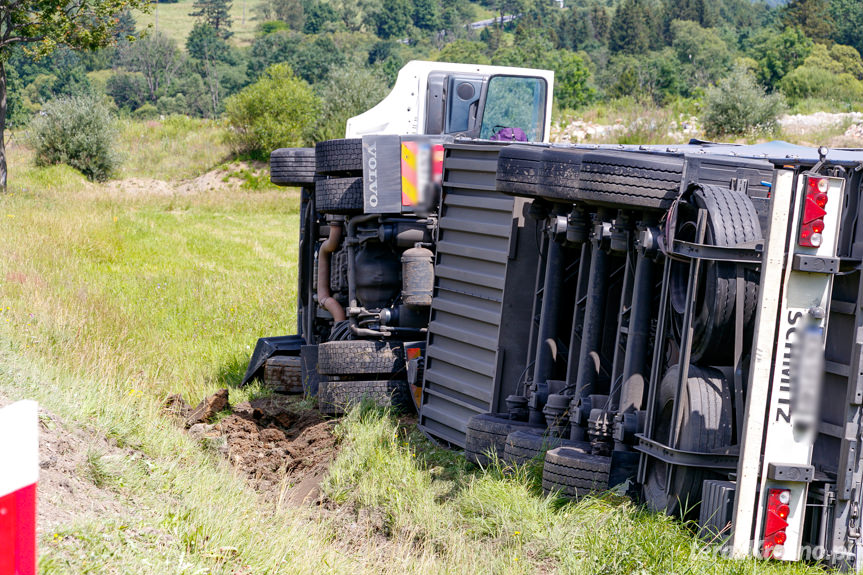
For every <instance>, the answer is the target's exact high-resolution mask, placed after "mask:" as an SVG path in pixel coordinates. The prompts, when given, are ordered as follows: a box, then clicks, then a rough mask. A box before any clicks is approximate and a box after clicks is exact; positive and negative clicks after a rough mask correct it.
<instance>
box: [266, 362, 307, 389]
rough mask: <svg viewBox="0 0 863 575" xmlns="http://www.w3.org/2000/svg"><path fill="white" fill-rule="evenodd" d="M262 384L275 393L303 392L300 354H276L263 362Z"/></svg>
mask: <svg viewBox="0 0 863 575" xmlns="http://www.w3.org/2000/svg"><path fill="white" fill-rule="evenodd" d="M264 385H265V386H266V387H268V388H270V389H272V390H273V391H274V392H276V393H303V372H302V366H301V360H300V356H298V355H277V356H275V357H271V358H270V359H268V360H267V362H266V363H265V364H264Z"/></svg>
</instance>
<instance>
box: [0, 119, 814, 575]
mask: <svg viewBox="0 0 863 575" xmlns="http://www.w3.org/2000/svg"><path fill="white" fill-rule="evenodd" d="M171 130H176V131H175V132H171ZM217 133H218V128H217V127H214V126H211V125H209V124H200V125H198V124H195V125H191V124H190V125H188V126H186V127H185V128H183V127H182V126H180V127H176V126H175V127H173V128H172V127H171V126H164V125H155V126H151V125H149V124H136V123H134V122H132V123H129V124H128V125H126V126H125V127H124V129H123V134H124V135H123V137H122V141H123V142H125V143H124V146H128V145H131V144H130V142H137V144H136V145H137V146H138V148H137V149H136V150H135V153H134V154H128V158H129V159H128V160H127V164H126V165H125V166H124V168H123V170H124V172H123V173H124V174H127V175H130V176H131V175H134V176H135V177H138V178H162V179H164V180H175V179H177V178H188V177H191V176H195V175H197V174H198V173H202V172H203V171H206V170H209V169H211V168H212V167H213V166H214V164H215V165H219V162H220V161H222V160H221V159H219V155H220V154H219V153H213V154H212V156H210V155H208V154H209V153H210V152H206V151H205V150H201V149H199V147H200V146H202V145H203V144H204V143H206V142H207V141H209V140H210V138H211V136H213V135H214V134H217ZM175 140H176V141H177V142H187V143H189V142H191V143H193V144H194V145H182V144H180V143H175ZM145 158H149V159H145ZM31 159H32V158H31V154H30V152H28V151H27V150H26V149H23V148H20V147H14V148H13V150H12V162H11V165H10V167H11V170H10V174H11V178H10V182H11V193H9V194H6V195H2V196H0V237H2V238H3V258H0V310H2V311H0V392H2V393H3V394H4V395H5V396H7V397H9V398H10V399H13V400H14V399H18V398H24V397H28V398H33V399H37V400H38V401H40V402H41V403H42V404H43V405H44V406H45V408H46V409H48V410H49V411H51V412H53V413H55V414H57V415H58V416H59V417H60V418H61V420H63V421H65V422H66V424H67V425H74V426H80V427H84V428H87V429H89V430H91V431H92V432H94V433H96V434H99V435H101V436H104V437H106V438H108V440H109V441H110V442H111V443H112V444H113V445H116V446H118V447H119V448H121V449H119V450H113V451H112V452H105V451H104V450H102V449H101V448H94V449H93V450H92V451H91V452H89V453H88V454H87V456H86V458H85V459H86V460H85V463H84V464H83V468H82V469H81V470H79V473H80V474H81V476H82V477H84V478H87V479H88V480H89V481H91V482H92V483H93V484H95V485H99V486H102V488H104V489H109V490H111V491H113V492H114V493H115V494H116V497H117V498H118V500H119V501H120V502H121V503H122V506H121V509H120V510H118V511H112V512H110V513H105V514H103V515H101V516H100V517H98V521H96V520H93V519H92V518H89V519H88V518H81V519H80V520H76V521H72V522H71V523H69V524H66V525H61V526H60V527H58V528H57V529H55V530H53V531H52V532H50V533H43V534H42V536H41V539H40V571H41V572H42V573H49V574H53V573H141V572H146V573H225V574H228V573H244V574H245V573H309V574H312V573H314V574H319V573H391V574H393V575H395V574H402V573H417V574H420V573H421V574H423V575H428V574H429V573H537V572H542V573H546V572H560V573H654V572H675V573H721V574H725V573H752V572H755V571H756V570H758V571H759V572H760V571H761V570H764V571H765V572H768V573H770V572H783V573H807V572H811V573H816V572H821V571H820V570H819V569H817V568H813V567H808V566H805V565H784V566H783V565H779V564H775V563H774V564H766V563H756V562H742V563H741V562H728V561H717V560H716V559H715V558H714V557H713V556H705V555H701V554H699V553H698V552H697V547H695V546H694V542H695V540H694V539H693V537H692V535H691V533H690V532H689V530H688V529H687V527H686V526H683V525H681V524H679V523H677V522H674V521H672V520H671V519H669V518H667V517H664V516H661V515H656V514H651V513H647V512H645V511H644V510H642V509H641V508H639V507H637V506H635V505H633V504H631V503H629V502H627V501H624V500H621V499H618V498H614V497H612V496H608V497H604V498H593V499H587V500H584V501H582V502H580V503H576V504H563V503H562V502H560V501H557V500H555V499H554V498H548V497H545V496H544V495H542V493H541V492H540V491H539V490H538V488H537V483H536V472H535V470H533V471H531V470H528V469H522V470H518V471H517V472H516V473H514V474H505V473H503V472H502V470H501V469H499V468H493V469H488V470H485V471H480V470H476V469H474V468H471V467H469V466H468V465H467V464H466V463H465V462H464V460H463V459H462V458H461V457H460V455H459V454H457V453H454V452H451V451H443V450H440V449H436V448H434V447H433V446H431V445H430V444H429V442H428V441H427V440H426V439H424V438H423V437H422V435H421V434H419V433H418V432H417V431H416V430H415V429H411V428H404V427H399V426H398V425H397V423H396V422H395V421H394V420H393V419H392V418H391V417H390V416H388V415H387V414H385V413H384V414H382V413H380V412H377V411H369V410H368V409H361V410H357V411H355V412H354V413H353V414H352V415H351V416H350V417H348V418H347V419H346V420H345V421H344V423H343V425H341V426H340V428H339V432H338V433H339V439H340V442H341V447H340V454H339V456H338V458H337V459H336V461H335V463H334V465H333V467H332V470H331V475H330V477H329V479H328V481H327V482H326V484H325V486H324V489H325V492H326V493H327V494H328V496H329V497H330V499H331V500H332V502H333V503H334V505H328V506H325V507H321V508H300V509H294V508H283V507H279V506H277V505H274V504H272V503H270V504H266V503H264V502H263V501H261V500H259V499H258V498H257V497H256V495H255V494H254V493H253V492H252V491H251V490H250V489H249V488H248V487H247V486H246V484H245V482H244V481H243V480H242V478H240V477H238V476H237V475H236V474H235V472H234V471H232V470H231V469H230V467H229V465H228V463H227V462H226V461H225V460H224V459H223V458H222V457H221V456H219V455H217V454H216V453H214V452H213V451H212V450H210V449H207V448H206V447H202V446H201V445H199V444H197V443H195V442H194V441H193V440H191V439H190V438H189V437H188V436H187V435H186V434H185V433H184V432H183V431H182V430H180V429H179V428H178V427H177V426H176V425H175V424H174V423H173V422H171V421H170V420H168V419H167V418H166V417H165V416H164V415H163V413H162V411H161V408H160V404H161V401H162V399H163V398H164V396H165V395H167V394H169V393H175V392H181V393H183V394H184V395H185V396H186V397H187V399H189V400H190V401H196V400H198V399H199V398H200V397H202V396H203V395H205V394H206V393H209V392H211V391H212V390H214V389H216V388H220V387H224V386H229V387H232V386H234V385H236V383H237V381H238V378H239V377H240V376H241V374H242V372H243V370H244V369H245V366H246V361H247V359H248V355H249V352H250V350H251V346H252V345H253V344H254V342H255V340H256V338H257V337H259V336H261V335H273V334H283V333H290V332H291V331H293V326H294V324H295V319H296V318H295V309H294V302H295V298H296V294H295V287H294V286H295V280H296V276H295V274H296V248H295V246H296V237H297V226H298V217H297V208H298V194H297V192H296V191H295V190H284V189H279V190H272V189H268V188H266V187H265V186H257V184H255V183H254V181H255V180H254V178H251V176H250V178H251V181H252V184H250V186H249V188H250V189H243V188H241V189H240V190H233V191H231V192H230V193H227V192H226V191H225V190H219V189H215V190H214V189H211V188H202V189H199V190H196V191H191V192H187V193H182V194H181V193H164V191H160V190H159V189H153V190H148V189H147V188H144V189H141V190H139V191H138V192H136V193H125V192H122V191H120V190H119V189H118V188H117V187H116V185H115V183H111V182H109V183H107V184H104V185H97V184H91V183H88V182H86V181H85V180H84V179H83V178H82V177H81V176H80V174H77V173H76V172H74V170H71V169H69V168H64V167H52V168H35V167H33V166H32V164H31ZM229 171H230V170H226V173H228V172H229ZM240 171H242V170H240ZM259 393H261V390H260V389H250V390H239V389H236V388H233V387H232V389H231V400H232V402H239V401H242V400H243V399H244V398H247V397H251V396H254V395H257V394H259Z"/></svg>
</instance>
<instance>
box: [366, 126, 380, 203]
mask: <svg viewBox="0 0 863 575" xmlns="http://www.w3.org/2000/svg"><path fill="white" fill-rule="evenodd" d="M368 153H369V156H368V157H369V162H368V165H367V166H366V167H367V168H368V169H367V170H366V177H367V178H368V182H369V205H370V206H371V207H373V208H376V207H377V205H378V155H377V154H378V152H377V143H376V142H372V145H371V146H369V147H368Z"/></svg>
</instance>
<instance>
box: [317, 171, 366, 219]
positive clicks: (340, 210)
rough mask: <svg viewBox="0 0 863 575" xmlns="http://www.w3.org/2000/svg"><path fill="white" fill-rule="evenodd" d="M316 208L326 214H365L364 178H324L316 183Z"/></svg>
mask: <svg viewBox="0 0 863 575" xmlns="http://www.w3.org/2000/svg"><path fill="white" fill-rule="evenodd" d="M315 208H316V209H317V210H318V211H319V212H321V213H324V214H341V215H346V216H350V215H354V214H361V213H363V179H362V178H323V179H318V180H317V181H316V182H315Z"/></svg>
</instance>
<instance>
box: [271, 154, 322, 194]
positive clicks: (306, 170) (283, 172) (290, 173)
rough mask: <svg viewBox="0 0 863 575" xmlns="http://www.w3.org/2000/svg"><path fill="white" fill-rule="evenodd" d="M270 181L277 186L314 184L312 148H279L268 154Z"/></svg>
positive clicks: (313, 155)
mask: <svg viewBox="0 0 863 575" xmlns="http://www.w3.org/2000/svg"><path fill="white" fill-rule="evenodd" d="M270 181H271V182H273V183H274V184H276V185H277V186H298V187H299V186H309V185H312V184H314V183H315V149H314V148H279V149H278V150H273V151H272V152H271V153H270Z"/></svg>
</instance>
